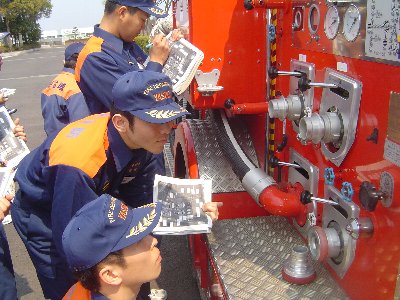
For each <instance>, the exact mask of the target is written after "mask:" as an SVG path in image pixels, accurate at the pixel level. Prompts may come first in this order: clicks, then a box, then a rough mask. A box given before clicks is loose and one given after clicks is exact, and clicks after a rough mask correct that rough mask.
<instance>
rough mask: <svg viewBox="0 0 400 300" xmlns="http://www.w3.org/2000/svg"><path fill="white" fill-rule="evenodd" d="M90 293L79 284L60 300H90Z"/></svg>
mask: <svg viewBox="0 0 400 300" xmlns="http://www.w3.org/2000/svg"><path fill="white" fill-rule="evenodd" d="M91 299H92V295H91V292H90V291H89V290H87V289H85V288H84V287H83V286H82V284H81V283H80V282H77V283H76V284H74V285H73V286H72V287H71V288H70V289H69V290H68V292H67V293H66V294H65V296H64V297H63V298H62V300H91Z"/></svg>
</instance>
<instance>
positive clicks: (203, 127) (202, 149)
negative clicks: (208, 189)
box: [187, 119, 258, 193]
mask: <svg viewBox="0 0 400 300" xmlns="http://www.w3.org/2000/svg"><path fill="white" fill-rule="evenodd" d="M187 122H188V124H189V127H190V130H191V132H192V136H193V140H194V146H195V150H196V155H197V162H198V167H199V175H200V178H203V179H212V186H213V193H227V192H239V191H244V188H243V186H242V183H241V182H240V180H239V179H238V178H237V176H236V175H235V173H233V171H232V168H231V165H230V162H229V161H228V160H227V159H226V157H225V155H224V154H223V152H222V150H221V148H220V147H219V145H218V141H217V138H216V136H215V134H214V131H213V129H212V125H211V123H210V121H209V120H194V119H193V120H187ZM231 126H232V131H234V133H235V137H236V139H237V142H238V143H239V145H240V147H241V148H242V150H243V152H244V153H245V154H246V155H247V157H248V158H249V159H250V160H251V161H252V162H253V164H255V165H256V166H258V163H257V156H256V152H255V150H254V147H253V144H252V142H251V138H250V136H249V134H248V133H247V132H246V130H245V127H244V126H243V125H240V124H236V123H232V124H231Z"/></svg>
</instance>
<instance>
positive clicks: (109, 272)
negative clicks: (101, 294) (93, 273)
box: [99, 266, 122, 285]
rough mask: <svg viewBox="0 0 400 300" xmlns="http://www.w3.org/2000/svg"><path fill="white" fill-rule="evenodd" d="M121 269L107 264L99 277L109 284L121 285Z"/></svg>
mask: <svg viewBox="0 0 400 300" xmlns="http://www.w3.org/2000/svg"><path fill="white" fill-rule="evenodd" d="M120 275H121V274H120V272H119V269H118V268H117V267H115V266H105V267H104V268H101V269H100V271H99V279H100V281H101V282H104V283H105V284H108V285H120V284H121V283H122V278H121V276H120Z"/></svg>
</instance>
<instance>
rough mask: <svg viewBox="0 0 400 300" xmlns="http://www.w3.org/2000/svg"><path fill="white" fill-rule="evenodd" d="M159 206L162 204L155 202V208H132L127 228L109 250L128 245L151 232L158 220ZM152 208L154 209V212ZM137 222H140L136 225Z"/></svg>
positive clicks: (116, 249) (117, 249)
mask: <svg viewBox="0 0 400 300" xmlns="http://www.w3.org/2000/svg"><path fill="white" fill-rule="evenodd" d="M161 208H162V204H161V203H159V202H157V203H156V206H155V208H154V207H149V206H145V207H138V208H135V209H133V210H134V212H133V216H132V220H131V224H130V225H129V227H128V230H127V231H126V232H125V233H124V235H123V236H122V237H121V239H120V240H119V242H118V243H117V244H116V245H115V246H114V247H113V248H112V249H111V252H115V251H119V250H121V249H124V248H126V247H129V246H130V245H133V244H135V243H137V242H139V241H141V240H142V239H144V238H145V237H146V236H148V235H149V234H150V233H152V231H153V229H154V228H155V227H156V226H157V225H158V222H159V220H160V217H161ZM153 209H154V210H155V211H154V212H153ZM137 210H142V211H143V212H142V213H138V212H137ZM135 211H136V213H135ZM143 215H145V219H144V218H143ZM139 222H140V224H141V225H140V226H138V224H139Z"/></svg>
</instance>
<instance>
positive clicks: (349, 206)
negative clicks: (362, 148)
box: [322, 185, 360, 278]
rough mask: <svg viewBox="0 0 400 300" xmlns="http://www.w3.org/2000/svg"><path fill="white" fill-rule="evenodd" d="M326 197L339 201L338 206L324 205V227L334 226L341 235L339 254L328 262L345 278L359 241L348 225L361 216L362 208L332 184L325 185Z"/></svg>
mask: <svg viewBox="0 0 400 300" xmlns="http://www.w3.org/2000/svg"><path fill="white" fill-rule="evenodd" d="M325 199H331V200H334V201H336V202H337V203H339V205H338V206H333V205H326V204H325V205H324V209H323V216H322V227H323V228H334V230H335V231H336V232H337V234H338V236H339V239H340V242H341V246H340V251H339V255H338V256H336V257H331V258H329V259H328V260H327V262H328V264H329V265H330V266H331V267H332V268H333V269H334V270H335V271H336V273H337V274H338V276H340V277H341V278H343V276H344V275H345V274H346V272H347V270H348V269H349V267H350V265H351V263H352V262H353V260H354V257H355V252H356V242H357V241H356V240H354V239H353V238H352V237H351V236H350V235H349V234H348V232H347V231H346V226H347V225H348V224H349V222H350V221H351V220H352V219H356V218H358V217H359V215H360V208H359V207H358V206H357V205H356V204H355V203H354V202H350V201H346V200H344V197H343V195H342V194H341V192H340V191H339V190H338V189H336V188H335V187H333V186H330V185H327V186H325Z"/></svg>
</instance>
